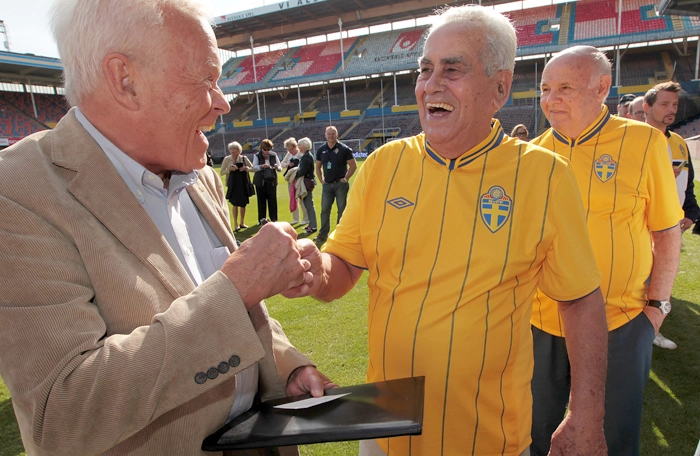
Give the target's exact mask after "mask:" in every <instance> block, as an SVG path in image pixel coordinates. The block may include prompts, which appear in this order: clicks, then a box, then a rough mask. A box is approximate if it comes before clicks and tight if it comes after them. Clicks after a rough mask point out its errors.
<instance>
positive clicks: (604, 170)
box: [594, 154, 617, 182]
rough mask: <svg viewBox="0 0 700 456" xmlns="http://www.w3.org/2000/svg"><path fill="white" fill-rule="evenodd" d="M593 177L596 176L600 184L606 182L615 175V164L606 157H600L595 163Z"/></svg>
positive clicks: (611, 159) (608, 156) (606, 155)
mask: <svg viewBox="0 0 700 456" xmlns="http://www.w3.org/2000/svg"><path fill="white" fill-rule="evenodd" d="M594 166H595V175H596V176H598V179H600V180H601V181H602V182H607V181H609V180H610V178H611V177H613V176H614V175H615V171H616V170H617V162H615V160H613V158H612V157H611V156H610V155H608V154H605V155H602V156H601V157H600V158H599V159H598V160H596V161H595V165H594Z"/></svg>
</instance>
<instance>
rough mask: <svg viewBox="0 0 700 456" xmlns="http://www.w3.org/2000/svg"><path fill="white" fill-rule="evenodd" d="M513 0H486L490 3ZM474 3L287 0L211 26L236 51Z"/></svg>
mask: <svg viewBox="0 0 700 456" xmlns="http://www.w3.org/2000/svg"><path fill="white" fill-rule="evenodd" d="M510 1H512V0H489V1H488V2H482V4H484V5H485V4H486V3H488V4H489V5H493V4H499V3H508V2H510ZM446 3H449V4H450V5H463V4H467V3H476V1H464V0H452V1H449V2H446V0H289V1H280V2H277V3H274V4H272V5H267V6H264V7H259V8H255V9H251V10H247V11H241V12H238V13H234V14H229V15H226V16H221V17H219V18H216V22H217V27H216V28H215V29H214V33H215V34H216V38H217V42H218V45H219V47H220V48H221V49H228V50H230V51H239V50H241V49H248V48H250V36H251V35H252V36H253V39H254V44H255V45H256V46H263V45H269V44H274V43H279V42H282V41H290V40H295V39H300V38H308V37H310V36H315V35H323V34H327V33H333V32H337V31H338V18H341V19H342V20H343V30H348V29H354V28H360V27H368V26H371V25H379V24H385V23H387V22H395V21H401V20H406V19H415V18H418V17H424V16H428V15H430V14H431V13H432V12H433V11H434V10H435V9H436V8H440V7H443V6H445V4H446Z"/></svg>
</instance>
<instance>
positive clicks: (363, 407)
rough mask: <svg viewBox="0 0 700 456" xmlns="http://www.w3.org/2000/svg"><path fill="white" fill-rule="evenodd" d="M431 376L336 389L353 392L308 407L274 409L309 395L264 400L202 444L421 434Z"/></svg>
mask: <svg viewBox="0 0 700 456" xmlns="http://www.w3.org/2000/svg"><path fill="white" fill-rule="evenodd" d="M424 384H425V377H410V378H402V379H397V380H388V381H386V382H377V383H367V384H363V385H355V386H348V387H344V388H334V389H332V390H328V391H326V395H327V396H332V395H340V394H345V393H350V394H348V395H347V396H343V397H341V398H338V399H335V400H333V401H331V402H327V403H324V404H320V405H316V406H313V407H310V408H306V409H299V410H285V409H279V408H274V406H275V405H280V404H286V403H289V402H294V401H297V400H301V399H306V398H309V397H311V395H309V394H305V395H302V396H296V397H285V398H281V399H275V400H271V401H266V402H261V403H259V404H257V405H255V406H253V408H251V409H250V410H248V411H247V412H245V413H243V414H242V415H240V416H238V417H236V418H235V419H234V420H232V421H231V422H229V423H227V424H225V425H224V426H223V427H222V428H221V429H219V430H218V431H216V432H215V433H213V434H212V435H210V436H209V437H207V438H206V439H205V440H204V442H203V443H202V450H204V451H223V450H242V449H254V448H267V447H277V446H287V445H302V444H308V443H320V442H338V441H345V440H365V439H375V438H382V437H396V436H400V435H420V433H421V432H422V428H423V390H424Z"/></svg>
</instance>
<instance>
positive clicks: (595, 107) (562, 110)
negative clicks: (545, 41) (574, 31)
mask: <svg viewBox="0 0 700 456" xmlns="http://www.w3.org/2000/svg"><path fill="white" fill-rule="evenodd" d="M541 88H542V95H541V98H540V105H541V106H542V112H544V115H545V116H546V117H547V120H549V123H550V124H551V125H552V127H553V128H554V129H556V130H557V131H559V132H561V133H563V134H565V135H566V136H568V137H570V138H572V139H575V138H578V136H579V135H580V134H581V133H582V132H583V131H584V130H585V129H586V128H587V127H588V126H589V125H591V124H592V123H593V121H595V119H596V118H597V117H598V116H599V115H600V110H601V108H602V103H603V100H604V99H605V97H606V96H607V94H608V91H609V89H610V76H607V75H600V74H599V72H598V70H597V68H596V66H595V63H594V61H593V59H592V57H591V56H587V55H577V54H560V55H558V56H556V57H555V58H554V59H552V60H550V61H549V63H547V66H546V67H545V68H544V71H543V72H542V83H541Z"/></svg>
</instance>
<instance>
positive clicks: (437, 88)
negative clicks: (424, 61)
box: [424, 71, 444, 94]
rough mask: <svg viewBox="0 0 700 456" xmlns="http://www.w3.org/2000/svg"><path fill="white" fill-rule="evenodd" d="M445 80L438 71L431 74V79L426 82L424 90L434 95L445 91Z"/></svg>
mask: <svg viewBox="0 0 700 456" xmlns="http://www.w3.org/2000/svg"><path fill="white" fill-rule="evenodd" d="M443 87H444V86H443V79H442V76H441V75H439V74H438V72H437V71H433V72H432V73H430V77H429V78H428V80H427V81H425V85H424V90H425V92H426V93H429V94H432V93H435V92H441V91H442V90H443Z"/></svg>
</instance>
